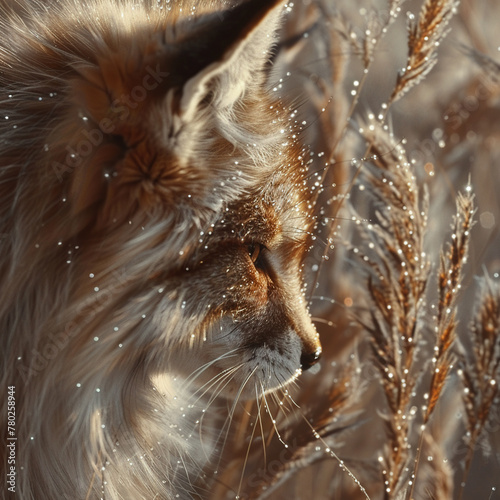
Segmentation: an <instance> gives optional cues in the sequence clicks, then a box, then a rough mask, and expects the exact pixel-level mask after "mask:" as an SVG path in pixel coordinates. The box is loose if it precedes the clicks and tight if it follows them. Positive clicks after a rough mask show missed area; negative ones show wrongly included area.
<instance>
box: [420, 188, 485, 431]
mask: <svg viewBox="0 0 500 500" xmlns="http://www.w3.org/2000/svg"><path fill="white" fill-rule="evenodd" d="M456 208H457V212H456V215H455V216H454V218H453V224H452V235H451V240H452V241H451V243H449V244H448V248H447V250H446V251H445V252H444V251H442V252H441V256H440V268H439V275H438V293H439V298H438V307H437V309H438V312H437V323H436V327H435V331H436V344H435V346H434V357H433V359H432V362H433V365H434V370H433V372H432V380H431V385H430V391H429V399H428V404H427V408H426V409H425V413H424V424H426V423H427V422H428V421H429V418H430V416H431V414H432V412H433V411H434V408H435V407H436V403H437V402H438V400H439V397H440V395H441V393H442V390H443V387H444V384H445V381H446V378H447V376H448V374H449V371H450V369H451V367H452V364H453V359H452V358H453V354H452V351H451V347H452V344H453V343H454V341H455V338H456V326H457V321H456V314H457V301H458V295H459V291H460V288H461V283H462V277H463V266H464V264H465V263H466V261H467V254H468V248H469V239H470V230H471V228H472V226H473V217H474V213H475V209H474V195H473V193H472V190H471V188H470V186H467V188H466V192H465V194H462V193H459V194H458V195H457V199H456Z"/></svg>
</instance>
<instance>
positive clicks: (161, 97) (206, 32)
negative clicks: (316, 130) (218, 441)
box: [0, 0, 321, 498]
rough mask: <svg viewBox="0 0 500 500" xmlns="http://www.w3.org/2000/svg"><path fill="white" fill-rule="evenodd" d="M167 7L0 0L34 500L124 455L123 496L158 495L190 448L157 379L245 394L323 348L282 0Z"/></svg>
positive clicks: (3, 309)
mask: <svg viewBox="0 0 500 500" xmlns="http://www.w3.org/2000/svg"><path fill="white" fill-rule="evenodd" d="M169 4H170V2H167V4H165V5H163V4H160V2H156V1H155V2H143V3H141V5H138V4H136V3H134V4H133V5H127V3H126V2H111V1H110V2H103V1H102V0H88V1H86V2H83V3H82V2H79V1H78V2H77V1H76V0H66V1H58V2H51V3H50V8H47V9H46V8H45V6H44V5H43V4H42V3H39V2H31V1H25V2H23V1H19V2H16V3H12V2H7V3H5V2H2V3H0V11H1V16H0V24H1V25H0V38H1V42H0V45H1V46H2V56H1V58H0V90H1V93H0V99H1V106H2V111H3V112H4V113H5V116H8V120H7V119H6V120H2V121H1V122H0V127H1V128H0V138H1V139H2V140H1V141H0V148H1V151H0V167H1V168H0V224H1V227H0V233H1V234H2V235H3V236H5V237H4V238H3V239H2V245H0V252H1V260H0V273H1V275H2V283H3V286H2V289H1V291H0V327H1V328H0V330H1V332H2V337H1V343H2V344H1V349H0V351H1V353H2V364H3V367H4V369H3V370H2V373H3V374H4V375H3V379H4V382H5V384H6V385H11V384H15V385H16V387H17V388H18V391H19V393H20V394H22V396H20V397H19V398H18V401H17V412H18V418H19V429H20V434H22V436H21V435H20V440H19V448H18V450H17V452H18V458H19V462H20V463H22V464H23V470H24V472H23V474H22V475H21V476H20V479H19V488H20V491H21V493H22V494H24V495H25V496H26V498H28V497H30V493H29V492H30V491H32V489H33V491H37V492H38V493H37V494H42V493H43V494H45V495H46V497H47V498H53V497H54V495H55V493H54V492H57V495H59V494H62V493H61V492H66V493H65V494H67V495H69V496H72V495H74V494H75V491H76V492H77V496H85V495H86V494H87V493H86V492H87V489H88V488H90V489H92V488H97V486H96V484H97V483H95V481H94V480H92V481H90V480H88V478H89V477H94V476H93V474H94V472H93V471H95V470H101V464H102V462H103V461H106V460H108V458H109V457H112V458H109V462H110V463H111V465H107V470H108V471H111V470H112V468H113V467H115V468H116V475H115V476H116V477H115V479H117V481H115V482H113V480H112V478H113V473H112V472H107V474H108V475H107V476H106V477H107V480H106V484H107V486H106V491H107V495H109V497H110V498H113V497H114V496H113V495H115V496H116V497H120V498H122V497H123V495H125V496H127V495H132V493H131V492H135V493H133V495H135V498H139V497H141V498H142V496H141V495H144V494H146V493H144V492H146V491H147V492H149V493H150V492H151V491H152V490H156V489H157V488H160V487H162V483H165V481H160V476H161V477H163V476H162V474H165V470H167V471H169V470H170V467H171V464H172V463H177V461H176V460H175V459H173V458H169V457H170V456H171V455H172V453H173V451H172V450H174V449H175V450H176V452H175V453H177V452H178V451H179V450H180V449H182V448H183V447H184V446H185V443H184V442H183V441H182V439H181V437H180V436H177V437H174V436H172V434H171V430H170V429H171V428H172V425H174V424H172V422H173V421H175V417H174V416H173V405H172V400H173V399H175V391H176V390H177V389H172V390H170V392H169V390H168V389H165V390H164V393H163V394H162V395H161V396H160V393H159V391H157V387H158V380H160V379H162V380H163V381H167V382H166V386H168V381H169V380H170V381H172V380H176V384H179V380H181V381H183V382H180V385H181V386H182V390H187V391H188V392H191V393H193V392H194V393H195V394H196V393H200V391H201V392H202V393H203V394H208V395H212V396H214V395H219V394H220V395H222V396H223V397H226V398H234V399H235V400H238V399H239V398H249V397H254V396H256V395H257V396H258V395H259V394H264V393H265V392H267V391H271V390H275V389H278V388H281V387H284V386H286V385H287V384H289V383H290V382H291V381H293V380H295V378H296V377H297V376H298V374H300V372H301V370H303V369H307V368H308V367H310V366H311V365H312V364H313V363H314V362H316V361H317V359H318V358H319V355H320V353H321V347H320V343H319V340H318V335H317V333H316V330H315V328H314V326H313V324H312V323H311V319H310V316H309V313H308V310H307V301H306V299H305V289H304V282H303V278H304V277H303V262H304V257H305V253H306V251H307V248H308V247H309V246H310V239H311V234H312V232H313V226H314V221H315V219H314V217H313V215H312V203H311V202H310V192H309V189H308V186H307V182H306V167H305V160H304V156H305V153H304V151H303V150H302V149H301V147H300V146H299V144H298V139H297V135H298V134H299V130H298V125H297V124H296V122H295V121H294V120H295V119H294V118H293V113H291V111H290V110H289V109H287V108H286V107H285V106H284V105H283V104H282V103H281V102H280V100H279V99H277V98H276V97H275V96H274V95H273V94H274V93H273V91H272V90H271V87H270V84H269V82H270V76H269V72H270V60H271V59H272V50H273V44H274V42H275V31H276V28H277V25H278V24H279V18H280V11H281V7H280V4H281V2H279V1H276V0H274V1H269V0H252V1H250V2H247V3H240V4H237V5H236V6H234V7H232V8H229V9H227V10H224V11H217V10H216V8H217V3H216V2H210V1H207V2H205V3H202V4H201V5H196V6H194V5H193V4H190V3H188V2H180V1H179V2H176V3H175V6H172V7H171V8H169V7H168V6H169ZM195 7H196V8H195ZM166 386H165V387H166ZM212 396H210V397H212ZM158 398H160V399H158ZM152 401H155V403H154V411H153V403H152ZM158 408H163V412H162V413H161V415H162V417H161V418H160V417H158V416H157V415H159V414H156V413H154V412H156V411H158ZM34 415H38V416H39V417H37V418H32V417H33V416H34ZM169 422H170V424H169ZM155 433H156V437H154V436H155ZM158 434H162V435H164V436H169V437H168V438H164V441H162V442H163V443H164V448H163V451H161V452H159V451H158V452H156V455H155V460H154V461H153V462H141V464H140V467H142V469H140V470H141V471H142V472H138V471H139V469H134V471H135V472H134V473H131V474H130V478H128V475H125V476H124V474H123V471H121V472H120V466H119V464H120V463H121V462H120V460H121V461H122V462H123V464H125V465H127V463H128V462H127V461H129V460H130V457H135V456H138V455H140V454H141V453H143V452H142V451H141V450H142V449H143V447H144V446H146V448H147V449H148V450H152V449H153V446H157V444H159V443H160V440H159V438H158V436H157V435H158ZM124 436H125V437H126V438H127V443H128V444H127V447H126V446H125V445H124V442H123V439H124ZM21 438H22V439H21ZM114 440H116V441H120V442H121V448H120V450H121V452H120V453H121V455H120V456H121V459H120V458H119V453H118V451H120V450H118V451H117V450H116V449H114V448H116V443H115V442H114ZM169 440H171V441H172V440H173V441H174V442H175V443H174V444H173V445H172V444H168V443H169ZM181 441H182V442H181ZM134 443H135V444H134ZM144 443H149V444H147V445H146V444H144ZM82 446H83V449H82ZM155 449H156V448H155ZM148 453H149V452H148ZM162 457H163V458H162ZM141 458H142V457H141ZM183 461H184V459H183ZM127 470H128V469H127ZM54 471H58V472H57V473H55V472H54ZM61 471H65V472H64V473H63V472H61ZM125 477H126V478H127V479H125ZM40 478H44V480H43V481H41V479H40ZM127 481H128V482H127ZM168 481H169V484H170V483H172V477H169V479H168ZM103 484H104V483H103ZM141 484H146V485H147V486H144V488H143V489H141V486H140V485H141ZM89 485H90V486H89ZM103 487H104V486H103ZM113 488H115V489H113ZM120 488H122V489H123V491H122V490H120ZM124 492H125V493H124ZM149 493H148V494H149ZM146 496H147V494H146Z"/></svg>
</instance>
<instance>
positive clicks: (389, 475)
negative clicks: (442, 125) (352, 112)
mask: <svg viewBox="0 0 500 500" xmlns="http://www.w3.org/2000/svg"><path fill="white" fill-rule="evenodd" d="M363 130H366V132H365V138H366V140H367V142H368V143H369V144H371V150H372V151H373V153H374V155H373V157H372V162H371V165H367V167H368V171H367V173H366V175H365V176H366V177H367V178H368V181H369V183H370V193H371V195H372V197H373V198H374V199H375V205H376V206H377V207H378V210H377V212H376V218H377V221H378V224H376V225H372V224H369V225H366V226H365V227H362V229H361V236H362V238H363V240H365V241H367V242H369V243H368V246H369V247H371V248H373V249H374V252H373V253H370V255H369V256H368V255H363V256H362V257H363V260H364V262H365V263H366V266H365V267H366V268H367V269H368V273H369V276H368V290H369V295H370V300H371V303H372V304H371V305H372V307H371V312H370V319H369V321H366V323H365V326H366V328H367V329H368V331H369V333H370V337H371V346H372V352H373V355H374V358H375V360H376V362H377V367H378V370H379V375H380V378H381V381H382V386H383V390H384V394H385V397H386V400H387V404H388V407H389V413H388V414H387V415H385V427H386V433H387V436H388V443H387V446H386V447H385V449H384V451H383V453H382V454H381V456H380V457H379V462H380V465H381V467H382V475H383V480H384V483H385V498H398V495H399V494H401V491H403V490H404V489H405V488H406V484H407V483H408V479H409V478H408V474H407V471H408V463H409V459H410V458H411V457H410V456H409V439H408V438H409V432H410V429H409V418H408V415H410V403H411V399H412V393H413V390H414V387H415V384H416V382H417V379H418V369H417V368H416V367H415V359H416V356H415V348H416V346H417V342H418V341H417V336H418V331H419V328H418V326H417V323H418V320H419V316H420V315H421V308H422V306H423V304H424V293H425V289H426V284H427V274H428V273H427V271H428V262H427V260H426V256H425V253H424V241H423V240H424V234H425V230H426V226H427V202H426V199H425V196H421V195H420V191H419V188H418V185H417V181H416V178H415V176H414V175H413V173H412V171H411V168H410V163H409V162H408V159H407V158H406V153H405V151H404V148H403V147H402V145H401V144H397V143H396V142H395V140H394V138H393V137H392V136H391V135H390V134H388V133H387V132H385V131H384V130H383V129H382V128H380V127H377V126H376V125H370V126H368V127H364V128H363ZM421 198H424V201H423V202H421ZM421 205H423V206H421Z"/></svg>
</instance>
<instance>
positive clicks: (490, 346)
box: [459, 278, 500, 499]
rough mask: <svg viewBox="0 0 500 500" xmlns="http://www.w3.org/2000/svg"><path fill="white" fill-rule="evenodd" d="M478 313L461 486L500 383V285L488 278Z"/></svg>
mask: <svg viewBox="0 0 500 500" xmlns="http://www.w3.org/2000/svg"><path fill="white" fill-rule="evenodd" d="M477 303H478V304H479V307H478V309H479V310H478V312H477V314H476V317H475V319H474V321H473V323H472V324H471V333H472V336H471V337H472V343H473V349H472V351H473V358H474V359H473V362H472V363H470V362H469V363H468V362H466V360H465V359H463V360H462V365H463V368H462V370H460V372H459V373H460V374H461V376H462V380H463V382H464V385H465V389H466V391H465V408H466V413H467V430H468V432H469V433H470V437H469V440H468V450H467V455H466V458H465V464H464V473H463V477H462V483H461V487H460V496H459V499H461V498H462V495H463V491H464V485H465V481H466V479H467V476H468V474H469V469H470V466H471V463H472V458H473V456H474V448H475V445H476V443H477V441H478V439H479V438H480V436H481V433H482V431H483V429H484V426H485V425H486V423H487V421H488V417H489V413H490V410H491V407H492V405H493V401H494V399H495V397H496V395H497V394H498V383H499V382H500V287H499V286H498V285H495V284H494V283H493V282H491V281H490V280H489V279H488V278H485V279H484V281H483V284H482V289H481V293H480V294H479V297H478V301H477Z"/></svg>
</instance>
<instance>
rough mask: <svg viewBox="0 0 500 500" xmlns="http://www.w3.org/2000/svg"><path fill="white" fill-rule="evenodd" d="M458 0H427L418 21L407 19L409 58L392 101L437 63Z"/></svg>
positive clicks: (420, 79) (400, 75)
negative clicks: (438, 53) (438, 51)
mask: <svg viewBox="0 0 500 500" xmlns="http://www.w3.org/2000/svg"><path fill="white" fill-rule="evenodd" d="M458 5H459V2H458V1H457V0H426V1H425V3H424V4H423V6H422V9H421V10H420V15H419V19H418V22H417V23H415V22H414V21H413V19H412V18H410V19H409V22H408V59H407V61H406V67H405V68H404V69H403V70H402V71H401V72H400V73H399V74H398V78H397V80H396V86H395V87H394V90H393V92H392V95H391V98H390V100H389V102H390V103H392V102H395V101H397V100H398V99H400V98H401V96H403V95H404V94H405V93H406V92H408V91H409V90H410V89H411V88H413V87H414V86H415V85H417V84H418V83H419V82H420V81H422V79H423V78H425V76H426V75H427V74H428V73H429V72H430V71H431V70H432V68H433V67H434V65H435V64H436V62H437V47H438V46H439V44H440V43H441V42H442V40H443V39H444V38H445V36H446V34H447V30H446V27H447V25H448V23H449V22H450V20H451V18H452V16H453V14H454V13H455V12H456V11H457V7H458Z"/></svg>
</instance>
